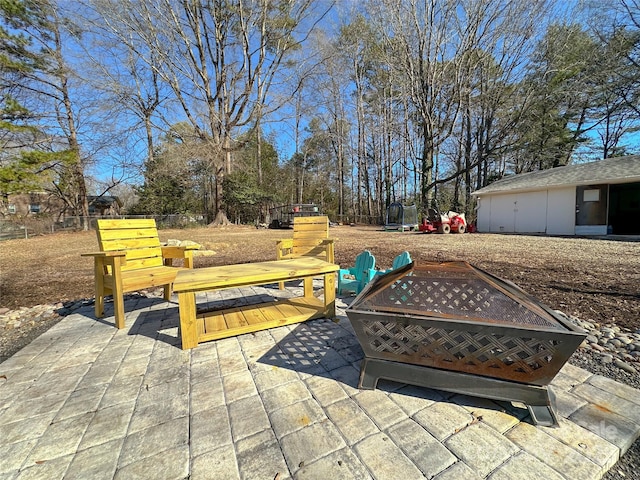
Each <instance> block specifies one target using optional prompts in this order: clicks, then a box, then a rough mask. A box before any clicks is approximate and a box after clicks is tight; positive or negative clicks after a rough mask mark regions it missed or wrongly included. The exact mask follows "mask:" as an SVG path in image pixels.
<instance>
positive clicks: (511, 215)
mask: <svg viewBox="0 0 640 480" xmlns="http://www.w3.org/2000/svg"><path fill="white" fill-rule="evenodd" d="M488 200H489V201H490V202H491V217H490V218H491V221H490V226H489V231H490V232H496V233H513V232H515V231H516V211H515V210H516V205H517V203H518V196H517V195H515V194H507V195H504V194H503V195H491V196H490V197H489V198H488Z"/></svg>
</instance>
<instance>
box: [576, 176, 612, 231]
mask: <svg viewBox="0 0 640 480" xmlns="http://www.w3.org/2000/svg"><path fill="white" fill-rule="evenodd" d="M607 190H608V189H607V185H587V186H581V187H578V188H576V226H579V225H585V226H586V225H590V226H593V225H606V224H607Z"/></svg>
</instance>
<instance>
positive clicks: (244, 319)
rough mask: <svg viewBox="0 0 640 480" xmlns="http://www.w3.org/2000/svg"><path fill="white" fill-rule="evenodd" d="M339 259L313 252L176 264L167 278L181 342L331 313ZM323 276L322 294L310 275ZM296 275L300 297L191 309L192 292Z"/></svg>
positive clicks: (195, 343)
mask: <svg viewBox="0 0 640 480" xmlns="http://www.w3.org/2000/svg"><path fill="white" fill-rule="evenodd" d="M339 269H340V266H339V265H336V264H333V263H329V262H325V261H323V260H319V259H317V258H314V257H299V258H293V259H287V260H278V261H272V262H257V263H242V264H238V265H224V266H220V267H208V268H196V269H193V270H181V271H179V272H178V274H177V276H176V280H175V282H174V283H173V291H174V292H175V293H177V295H178V304H179V307H180V335H181V338H182V348H183V349H189V348H193V347H197V346H198V343H200V342H204V341H207V340H217V339H220V338H226V337H231V336H234V335H240V334H243V333H249V332H255V331H258V330H266V329H268V328H274V327H280V326H282V325H289V324H292V323H299V322H304V321H306V320H310V319H312V318H325V317H326V318H333V317H335V315H336V312H335V272H337V271H338V270H339ZM319 276H322V277H324V293H323V295H322V297H323V298H317V297H315V296H314V294H313V278H314V277H319ZM295 279H302V280H303V284H304V294H303V296H302V297H296V298H289V299H279V300H276V301H273V302H267V303H260V304H256V305H246V306H242V307H234V308H227V309H224V310H216V311H211V312H205V313H201V314H196V293H198V292H208V291H214V290H221V289H226V288H236V287H246V286H249V285H265V284H271V283H278V282H283V281H288V280H295Z"/></svg>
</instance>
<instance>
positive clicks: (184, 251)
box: [161, 245, 200, 268]
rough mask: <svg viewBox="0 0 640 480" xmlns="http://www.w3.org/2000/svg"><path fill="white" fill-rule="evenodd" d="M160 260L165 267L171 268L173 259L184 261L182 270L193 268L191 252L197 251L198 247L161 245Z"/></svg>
mask: <svg viewBox="0 0 640 480" xmlns="http://www.w3.org/2000/svg"><path fill="white" fill-rule="evenodd" d="M161 248H162V259H163V263H164V264H165V265H166V266H167V267H172V266H173V259H174V258H182V259H184V268H193V251H194V250H198V248H200V245H183V246H179V247H178V246H174V245H171V246H167V245H162V247H161Z"/></svg>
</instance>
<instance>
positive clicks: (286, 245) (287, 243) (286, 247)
mask: <svg viewBox="0 0 640 480" xmlns="http://www.w3.org/2000/svg"><path fill="white" fill-rule="evenodd" d="M292 250H293V238H283V239H280V240H276V260H280V259H282V258H285V257H286V256H287V255H290V254H291V251H292Z"/></svg>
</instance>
